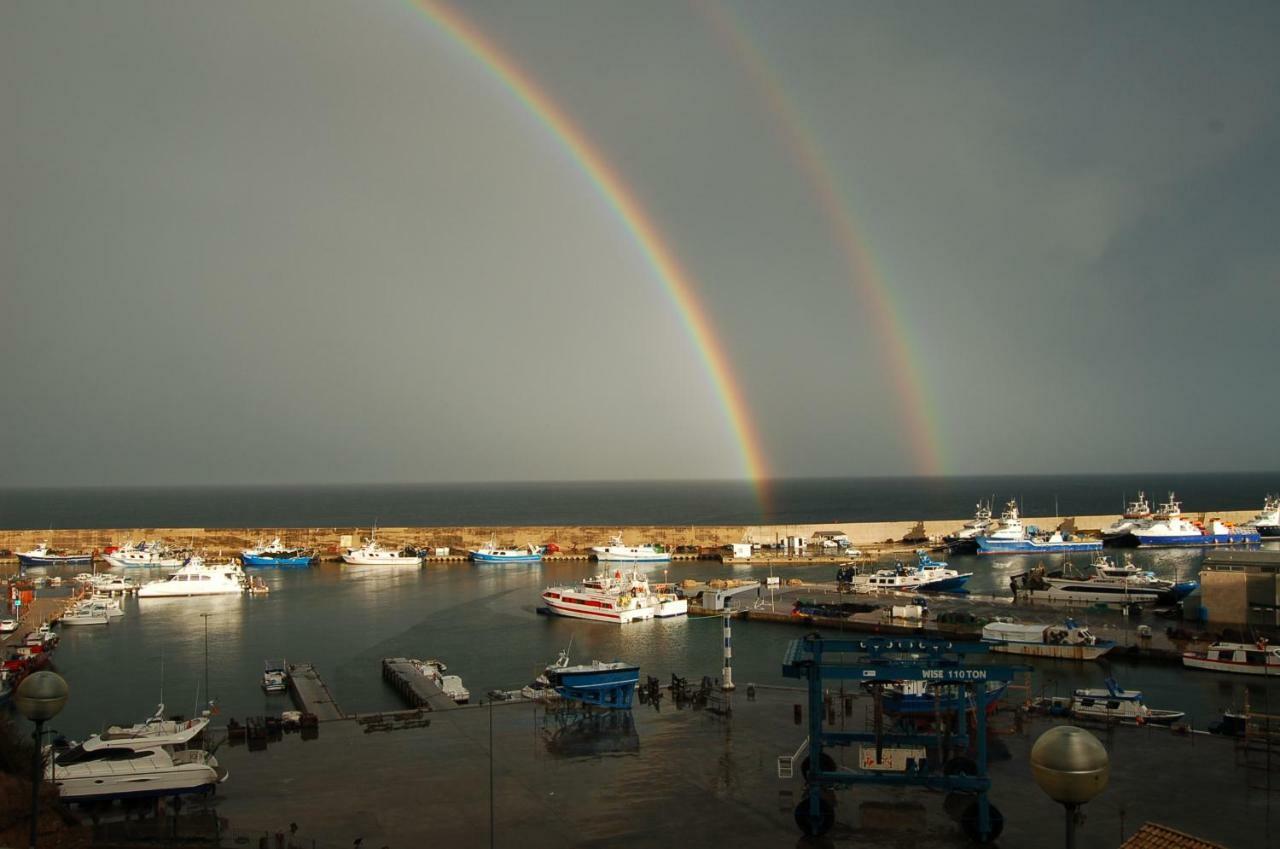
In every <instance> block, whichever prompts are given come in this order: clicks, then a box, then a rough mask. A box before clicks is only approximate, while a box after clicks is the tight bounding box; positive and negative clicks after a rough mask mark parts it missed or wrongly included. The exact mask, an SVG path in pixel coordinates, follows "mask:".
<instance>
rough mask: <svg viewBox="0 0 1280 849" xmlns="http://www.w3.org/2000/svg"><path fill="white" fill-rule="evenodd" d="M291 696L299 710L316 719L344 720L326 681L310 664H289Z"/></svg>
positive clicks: (323, 720)
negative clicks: (312, 715)
mask: <svg viewBox="0 0 1280 849" xmlns="http://www.w3.org/2000/svg"><path fill="white" fill-rule="evenodd" d="M288 671H289V695H290V696H292V697H293V701H294V703H295V704H296V705H297V706H298V710H300V711H302V712H303V713H310V714H314V715H315V717H316V719H318V720H320V721H321V722H327V721H329V720H331V719H343V718H344V716H345V714H343V712H342V709H341V708H339V707H338V703H337V702H336V701H334V698H333V693H330V692H329V688H328V686H326V685H325V683H324V679H322V678H321V677H320V673H319V672H317V671H316V668H315V667H314V666H313V665H311V664H310V663H291V664H289V670H288Z"/></svg>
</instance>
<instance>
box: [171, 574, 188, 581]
mask: <svg viewBox="0 0 1280 849" xmlns="http://www.w3.org/2000/svg"><path fill="white" fill-rule="evenodd" d="M173 579H174V580H175V581H185V580H186V579H187V576H186V575H174V576H173Z"/></svg>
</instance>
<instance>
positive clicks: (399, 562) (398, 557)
mask: <svg viewBox="0 0 1280 849" xmlns="http://www.w3.org/2000/svg"><path fill="white" fill-rule="evenodd" d="M342 562H343V563H346V564H347V565H349V566H421V565H422V558H421V557H419V556H418V555H416V554H401V553H400V552H398V551H394V550H392V549H390V548H383V547H382V546H381V545H379V543H378V540H377V538H376V537H372V538H370V539H369V540H368V541H367V542H366V543H365V544H364V545H363V546H361V547H360V548H348V549H347V550H346V551H344V552H342Z"/></svg>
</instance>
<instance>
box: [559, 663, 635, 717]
mask: <svg viewBox="0 0 1280 849" xmlns="http://www.w3.org/2000/svg"><path fill="white" fill-rule="evenodd" d="M543 674H544V675H545V678H546V682H547V684H548V685H549V686H551V687H553V688H554V689H555V691H556V692H557V693H559V694H560V697H561V698H564V699H571V700H573V701H576V702H582V703H583V704H588V705H593V706H595V707H603V708H611V709H615V710H628V709H629V708H630V707H631V700H632V698H633V697H634V696H635V692H636V684H637V683H639V681H640V667H639V666H635V665H632V664H630V663H622V662H621V661H613V662H611V663H605V662H602V661H599V660H593V661H592V662H591V663H582V664H577V665H575V666H570V665H569V653H568V652H561V653H560V657H559V659H558V660H557V661H556V662H555V663H553V664H552V665H551V666H548V667H547V670H546V672H545V673H543Z"/></svg>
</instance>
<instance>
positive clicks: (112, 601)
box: [87, 593, 124, 619]
mask: <svg viewBox="0 0 1280 849" xmlns="http://www.w3.org/2000/svg"><path fill="white" fill-rule="evenodd" d="M87 601H89V602H92V603H93V604H100V605H102V606H103V607H105V608H106V609H107V616H110V617H111V618H112V619H115V618H116V617H119V616H124V604H123V603H122V602H121V601H120V597H119V596H114V595H99V594H98V593H94V594H93V595H91V596H89V598H88V599H87Z"/></svg>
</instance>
